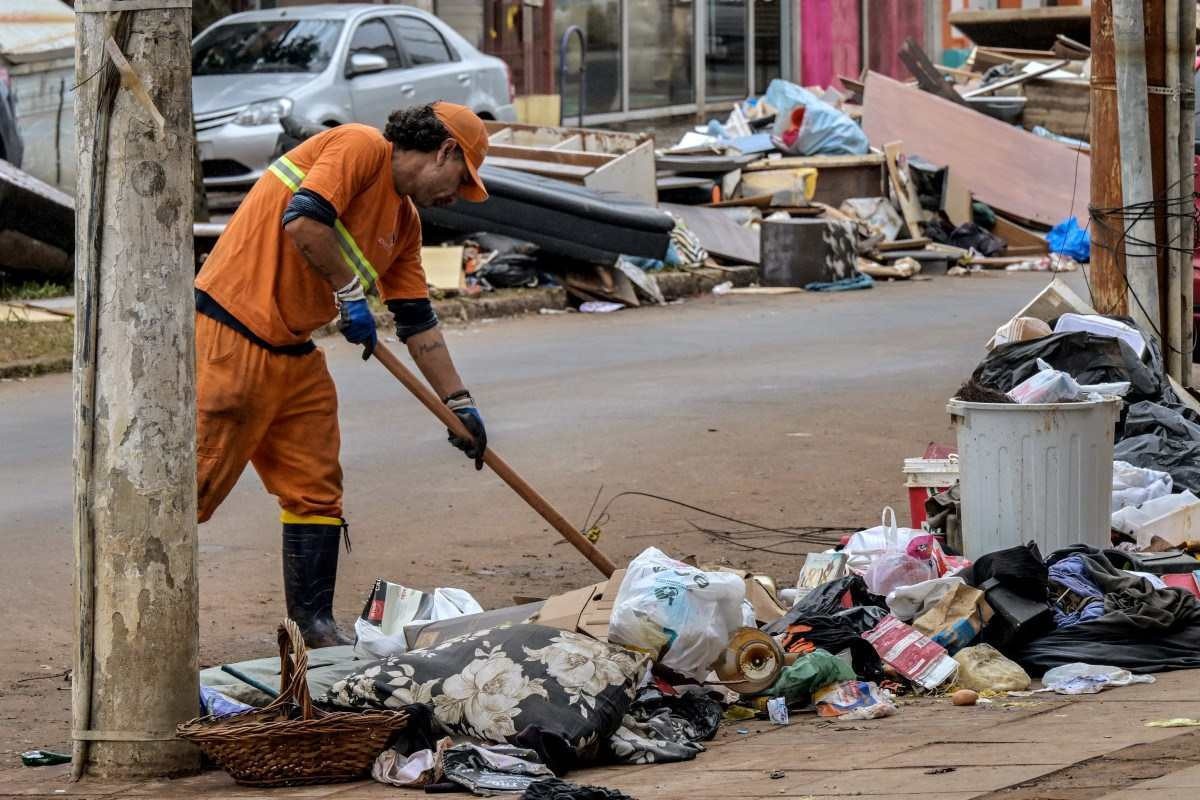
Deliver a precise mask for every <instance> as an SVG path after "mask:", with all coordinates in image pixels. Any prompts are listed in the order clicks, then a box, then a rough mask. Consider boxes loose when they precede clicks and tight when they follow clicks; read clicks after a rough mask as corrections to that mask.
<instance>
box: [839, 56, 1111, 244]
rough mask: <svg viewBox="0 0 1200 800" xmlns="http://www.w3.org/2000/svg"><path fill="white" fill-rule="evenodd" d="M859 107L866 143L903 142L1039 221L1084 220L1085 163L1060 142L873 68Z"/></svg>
mask: <svg viewBox="0 0 1200 800" xmlns="http://www.w3.org/2000/svg"><path fill="white" fill-rule="evenodd" d="M865 110H866V113H865V114H864V118H863V130H864V131H865V132H866V134H867V138H868V139H869V140H870V141H871V143H872V144H873V145H876V146H882V145H884V144H886V143H888V142H895V141H898V140H899V141H903V142H904V150H905V152H908V153H912V154H916V155H922V156H925V157H926V158H930V159H936V160H937V162H938V163H942V164H946V165H947V166H949V167H950V170H951V171H952V172H957V173H958V174H959V176H960V177H961V178H962V180H963V182H964V183H965V184H966V186H967V187H968V188H969V189H970V190H971V192H972V193H973V194H974V195H975V197H976V198H977V199H979V200H981V201H983V202H984V203H987V204H988V205H990V206H992V207H994V208H997V209H1000V210H1003V211H1006V212H1008V213H1009V214H1011V215H1014V216H1016V217H1018V218H1021V219H1028V220H1032V221H1034V222H1036V223H1039V224H1042V225H1055V224H1057V223H1058V222H1060V221H1062V220H1063V219H1065V218H1066V217H1068V216H1071V215H1074V216H1076V217H1078V218H1079V219H1087V218H1088V209H1087V204H1088V197H1089V193H1088V187H1089V186H1090V183H1091V162H1090V159H1089V158H1088V157H1087V156H1084V155H1080V156H1079V157H1078V158H1076V154H1075V153H1074V152H1073V151H1072V150H1071V149H1070V148H1068V147H1066V146H1065V145H1062V144H1059V143H1058V142H1054V141H1050V140H1048V139H1042V138H1041V137H1039V136H1035V135H1033V134H1032V133H1029V132H1027V131H1024V130H1021V129H1020V128H1015V127H1013V126H1011V125H1007V124H1005V123H1003V122H1000V121H999V120H995V119H991V118H990V117H986V116H984V115H983V114H979V113H976V112H974V111H972V110H970V109H967V108H962V107H961V106H958V105H956V104H954V103H951V102H950V101H948V100H943V99H942V98H940V97H935V96H933V95H931V94H929V93H928V92H922V91H921V90H920V89H914V88H911V87H908V86H905V85H904V84H902V83H900V82H899V81H894V80H892V79H891V78H888V77H886V76H884V75H879V74H877V73H874V72H872V73H870V74H869V75H868V76H867V96H866V106H865ZM1076 170H1078V171H1076ZM1076 187H1079V188H1078V189H1077V190H1076ZM1073 190H1074V191H1073ZM1073 194H1074V204H1072V195H1073Z"/></svg>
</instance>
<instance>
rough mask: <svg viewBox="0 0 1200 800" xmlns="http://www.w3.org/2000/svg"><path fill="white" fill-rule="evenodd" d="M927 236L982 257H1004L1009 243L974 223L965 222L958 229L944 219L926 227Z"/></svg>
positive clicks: (927, 224)
mask: <svg viewBox="0 0 1200 800" xmlns="http://www.w3.org/2000/svg"><path fill="white" fill-rule="evenodd" d="M925 235H926V236H928V237H929V238H930V239H933V240H934V241H935V242H938V243H939V244H948V245H952V246H954V247H961V248H963V249H964V250H974V251H975V252H977V253H979V254H980V255H982V256H987V257H989V258H990V257H992V256H1002V255H1004V253H1005V251H1006V250H1008V242H1006V241H1005V240H1003V239H1001V238H1000V237H999V236H997V235H996V234H994V233H991V232H990V231H988V230H987V229H986V228H983V227H981V226H979V225H977V224H975V223H974V222H964V223H963V224H962V225H959V226H958V227H957V228H956V227H954V224H953V223H951V222H947V221H946V220H943V219H937V220H933V221H932V222H928V223H926V225H925Z"/></svg>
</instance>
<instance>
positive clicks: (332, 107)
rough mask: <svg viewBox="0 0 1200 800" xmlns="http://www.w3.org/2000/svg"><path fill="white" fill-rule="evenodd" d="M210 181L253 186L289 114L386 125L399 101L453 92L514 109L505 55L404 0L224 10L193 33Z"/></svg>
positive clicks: (507, 116) (495, 109)
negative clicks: (399, 1) (491, 52)
mask: <svg viewBox="0 0 1200 800" xmlns="http://www.w3.org/2000/svg"><path fill="white" fill-rule="evenodd" d="M192 75H193V77H192V103H193V112H194V114H195V119H196V138H197V141H198V143H199V147H200V162H201V167H202V169H203V172H204V185H205V187H206V188H209V189H222V188H235V187H244V186H246V185H248V184H251V183H253V182H254V181H256V180H258V178H259V176H260V175H262V173H263V170H265V169H266V167H267V164H268V162H269V161H270V159H271V157H272V155H273V153H274V150H275V143H276V140H277V139H278V138H279V134H280V132H281V128H280V126H279V120H280V118H281V117H286V116H289V115H290V116H292V117H294V118H298V119H301V120H306V121H308V122H313V123H318V124H322V125H329V126H333V125H338V124H340V123H343V122H365V123H367V124H368V125H374V126H376V127H378V128H381V129H382V128H383V126H384V123H385V122H386V121H387V116H388V114H390V113H391V112H392V111H393V110H395V109H397V108H403V107H405V106H411V105H417V104H421V103H431V102H433V101H435V100H450V101H452V102H455V103H461V104H462V105H465V106H468V107H469V108H471V109H472V110H474V111H475V113H477V114H479V116H481V117H483V118H484V119H497V120H504V121H514V120H516V112H515V110H514V109H513V105H512V84H511V81H510V76H509V71H508V66H507V65H506V64H505V63H504V62H503V61H501V60H500V59H498V58H494V57H492V56H488V55H484V54H483V53H480V52H479V51H478V50H476V49H475V48H474V47H472V46H471V45H470V43H468V42H467V40H466V39H464V38H463V37H462V36H459V35H458V34H457V33H455V32H454V30H453V29H452V28H450V27H449V26H447V25H446V24H445V23H444V22H442V21H441V20H439V19H438V18H437V17H434V16H431V15H429V14H426V13H425V12H423V11H419V10H417V9H414V8H408V7H405V6H379V5H366V4H363V5H319V6H300V7H290V8H281V9H274V10H270V11H249V12H246V13H244V14H234V15H232V16H229V17H225V18H224V19H222V20H220V21H219V22H217V23H215V24H213V25H212V26H210V27H209V28H207V29H206V30H205V31H204V32H203V33H201V34H200V35H199V36H197V37H196V38H195V40H194V41H193V42H192Z"/></svg>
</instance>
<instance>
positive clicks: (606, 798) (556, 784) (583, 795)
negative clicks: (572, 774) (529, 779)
mask: <svg viewBox="0 0 1200 800" xmlns="http://www.w3.org/2000/svg"><path fill="white" fill-rule="evenodd" d="M521 800H633V798H632V797H630V796H629V795H627V794H625V793H624V792H618V791H617V790H616V789H605V788H603V787H601V786H579V785H578V784H574V783H568V782H566V781H564V780H559V779H558V778H549V779H547V780H544V781H537V782H536V783H531V784H529V788H528V789H526V790H525V794H523V795H521Z"/></svg>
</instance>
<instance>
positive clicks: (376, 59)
mask: <svg viewBox="0 0 1200 800" xmlns="http://www.w3.org/2000/svg"><path fill="white" fill-rule="evenodd" d="M387 66H388V63H387V59H386V58H384V57H383V56H377V55H375V54H374V53H353V54H351V56H350V64H349V65H348V66H347V67H346V74H347V75H348V76H350V77H351V78H353V77H354V76H355V75H366V74H367V73H370V72H383V71H384V70H385V69H387Z"/></svg>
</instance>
